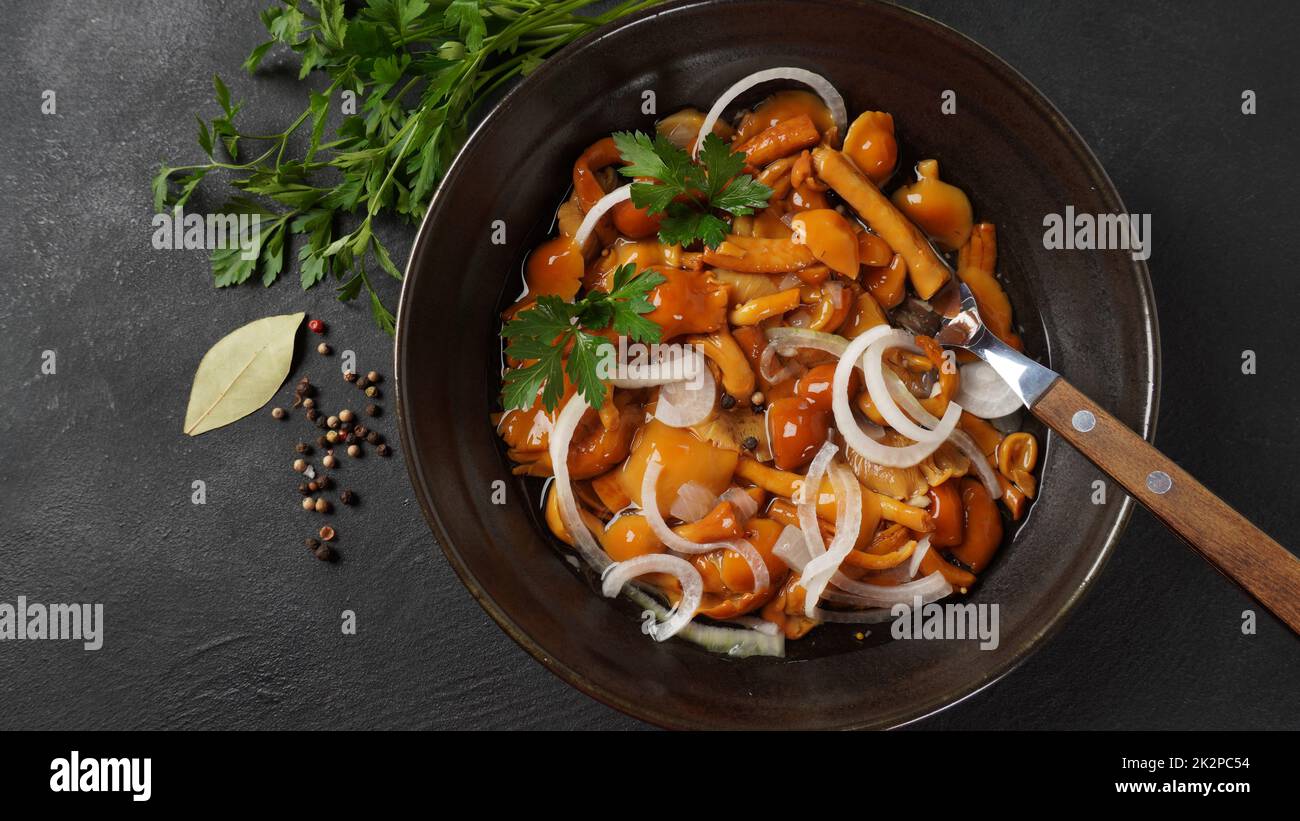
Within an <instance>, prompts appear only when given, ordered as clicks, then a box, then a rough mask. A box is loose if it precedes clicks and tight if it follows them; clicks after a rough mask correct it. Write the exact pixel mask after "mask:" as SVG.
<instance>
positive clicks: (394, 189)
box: [153, 0, 657, 333]
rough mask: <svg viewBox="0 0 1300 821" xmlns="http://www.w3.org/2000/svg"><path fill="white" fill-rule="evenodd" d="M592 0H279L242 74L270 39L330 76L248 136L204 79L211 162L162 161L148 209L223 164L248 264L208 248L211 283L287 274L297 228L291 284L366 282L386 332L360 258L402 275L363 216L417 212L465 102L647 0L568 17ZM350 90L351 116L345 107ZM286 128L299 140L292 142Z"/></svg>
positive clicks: (221, 88) (356, 287) (346, 289)
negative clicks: (279, 124) (334, 123)
mask: <svg viewBox="0 0 1300 821" xmlns="http://www.w3.org/2000/svg"><path fill="white" fill-rule="evenodd" d="M593 1H594V0H560V1H559V2H550V1H549V0H491V1H490V2H479V0H451V2H447V1H446V0H433V1H432V2H430V1H429V0H366V2H364V3H360V4H358V5H359V6H360V8H359V10H358V11H357V12H356V13H355V14H352V15H350V16H349V15H348V14H346V13H345V11H344V2H343V0H283V2H282V3H280V4H278V5H274V6H272V7H271V8H268V9H267V10H265V11H264V12H262V15H261V19H262V23H263V25H265V27H266V30H267V32H268V33H269V35H270V39H268V40H267V41H266V42H264V43H262V44H261V45H259V46H257V47H256V48H254V49H253V51H252V53H251V54H249V55H248V59H247V60H245V61H244V68H245V69H246V70H247V71H249V72H255V71H256V70H257V68H258V66H259V65H260V64H261V62H262V60H263V58H264V57H266V55H267V53H268V52H269V51H270V50H271V49H272V48H273V47H275V46H277V45H281V46H285V47H287V48H288V49H289V50H291V51H292V52H293V53H294V54H296V55H297V58H298V61H299V71H298V77H299V79H300V80H301V79H305V78H306V77H307V76H308V75H309V74H311V73H312V72H313V71H318V72H322V73H324V74H325V76H326V77H327V78H328V80H329V82H328V85H326V87H325V89H324V90H323V91H309V92H308V95H307V106H306V108H305V109H304V110H303V111H302V113H301V114H299V115H298V117H297V118H296V119H295V120H294V121H293V122H292V123H290V124H289V126H288V127H287V128H286V129H284V130H283V131H280V132H277V133H273V134H256V133H249V132H247V131H244V130H243V129H242V128H241V127H240V126H238V125H237V124H236V122H235V121H236V117H237V115H239V114H240V113H241V110H242V103H239V102H235V101H233V100H232V98H231V94H230V90H229V88H228V87H227V86H226V84H225V83H224V82H222V80H221V78H220V77H214V78H213V85H214V86H215V88H216V99H217V104H218V105H219V106H220V107H221V111H222V113H221V115H220V116H218V117H216V118H214V119H212V120H211V121H210V122H205V121H204V120H203V118H201V117H197V116H196V119H197V120H198V141H199V146H200V147H201V148H202V149H203V152H204V153H205V154H206V155H207V157H208V160H207V161H206V162H202V163H197V164H193V165H175V166H172V165H164V166H163V167H162V168H161V169H160V170H159V171H158V173H157V175H156V176H155V177H154V179H153V194H154V207H155V209H156V210H159V211H161V210H163V208H165V207H167V206H175V205H184V204H185V203H186V202H188V201H189V199H190V197H191V196H192V195H193V194H194V192H195V191H196V190H197V189H198V188H199V186H200V184H201V183H202V182H203V180H204V179H205V178H206V177H207V176H208V175H209V174H210V173H212V172H214V171H222V172H226V173H228V174H229V175H230V177H231V179H230V184H231V185H232V186H233V187H234V188H236V189H237V190H238V191H239V193H238V194H236V195H234V196H232V197H231V198H230V199H229V200H227V202H226V203H225V205H224V206H223V210H224V211H225V212H231V213H247V214H257V215H260V217H261V222H262V230H261V233H260V238H259V245H258V248H257V255H256V257H255V258H253V259H243V258H242V255H241V252H240V249H224V250H219V251H215V252H214V253H213V254H212V260H211V261H212V274H213V280H214V283H215V284H216V285H217V287H226V286H230V285H237V284H240V283H243V282H247V281H249V280H251V279H253V278H254V277H256V278H257V279H258V280H260V281H261V282H262V284H263V285H270V284H271V283H272V282H274V281H275V280H276V279H277V278H278V277H279V276H280V274H281V272H282V271H283V270H284V269H285V255H286V254H287V253H288V252H289V251H290V249H291V247H292V243H291V242H290V236H291V235H298V236H300V237H301V238H302V243H301V245H300V246H299V248H298V252H297V256H298V260H299V262H300V266H299V271H300V277H299V279H300V282H301V284H302V287H303V288H304V289H306V288H311V287H314V286H315V285H317V284H319V283H320V282H321V281H323V280H325V279H326V278H327V277H332V278H335V279H338V280H341V284H340V285H339V286H338V298H339V299H340V300H343V301H349V300H353V299H355V298H356V297H357V296H358V295H360V293H361V292H362V290H364V291H365V292H366V293H367V295H368V296H369V300H370V308H371V313H372V315H373V316H374V320H375V322H376V324H378V325H379V326H380V327H381V328H383V329H384V330H386V331H388V332H389V333H392V332H393V330H394V317H393V314H392V312H391V311H389V310H388V308H387V307H386V306H385V305H384V303H383V301H382V300H381V299H380V298H379V295H378V293H377V292H376V291H375V288H374V286H373V285H372V283H371V281H370V278H369V274H368V272H367V267H366V262H367V260H371V261H372V266H373V265H377V266H378V267H379V268H380V269H382V270H383V271H385V272H387V273H388V274H389V275H391V276H393V277H395V278H397V279H401V276H402V274H401V271H400V270H399V269H398V268H397V266H396V265H394V264H393V260H392V258H391V257H390V255H389V253H388V250H387V249H386V248H385V247H384V245H383V243H382V242H380V241H379V239H378V237H376V236H375V234H374V231H373V223H372V221H373V219H374V218H375V217H376V216H379V215H392V216H396V217H398V218H399V219H401V220H404V221H407V222H415V221H418V220H419V219H420V218H421V217H422V216H423V215H424V211H425V209H426V208H427V207H428V204H429V198H430V195H431V194H432V192H433V188H434V185H435V184H436V183H437V182H438V180H439V179H440V178H441V177H442V174H443V172H444V171H445V170H446V168H447V165H448V164H449V163H450V161H451V158H452V157H453V156H454V155H455V153H456V151H458V150H459V148H460V146H461V144H462V143H463V142H464V139H465V133H466V130H467V123H468V117H469V113H470V112H471V111H472V110H473V108H474V106H475V105H477V104H478V103H479V102H480V101H482V100H483V99H484V98H486V97H487V96H489V95H490V94H492V93H493V92H494V91H496V90H497V89H499V88H500V87H501V86H502V84H504V83H506V82H508V81H509V80H510V79H512V78H513V77H515V76H518V75H526V74H528V73H530V72H531V71H533V70H534V69H535V68H537V66H538V65H540V64H541V62H542V61H543V60H544V59H545V58H546V57H548V56H549V55H551V54H552V53H554V52H555V51H556V50H557V49H559V48H561V47H563V46H564V45H566V44H567V43H569V42H571V41H572V40H573V39H575V38H576V37H578V36H580V35H582V34H584V33H586V32H587V31H589V30H591V29H593V28H595V27H597V26H600V25H603V24H605V23H607V22H610V21H611V20H615V19H617V18H619V17H621V16H623V15H626V14H629V13H631V12H633V11H636V10H638V9H641V8H644V7H646V6H649V5H653V4H654V2H656V1H657V0H629V2H624V3H622V4H620V5H619V6H617V7H616V8H614V9H612V10H610V11H608V12H606V13H604V14H601V15H599V16H592V17H585V16H579V15H578V14H577V12H579V11H581V10H582V9H583V8H585V7H586V6H589V5H591V3H592V2H593ZM349 101H351V102H352V103H354V104H355V113H346V112H347V109H346V108H343V106H344V105H347V104H348V102H349ZM340 109H342V110H344V111H345V116H344V117H343V120H342V122H341V123H340V124H339V125H338V127H337V128H336V129H335V130H334V132H333V134H332V135H331V136H330V137H329V138H328V139H327V137H326V131H327V121H328V115H329V112H330V111H331V110H340ZM304 131H305V133H303V132H304ZM295 137H296V139H295V140H294V145H295V146H296V145H298V144H299V143H300V142H305V143H306V149H305V150H302V151H299V150H297V149H296V148H295V149H291V148H290V142H291V138H295ZM345 223H346V224H348V225H349V226H351V228H350V230H345V229H344V224H345ZM372 270H373V268H372Z"/></svg>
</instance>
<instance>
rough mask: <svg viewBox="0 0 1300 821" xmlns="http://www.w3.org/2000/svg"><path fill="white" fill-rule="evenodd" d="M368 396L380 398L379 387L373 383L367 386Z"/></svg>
mask: <svg viewBox="0 0 1300 821" xmlns="http://www.w3.org/2000/svg"><path fill="white" fill-rule="evenodd" d="M366 396H369V397H370V398H371V399H376V398H378V396H379V388H376V387H375V386H374V385H371V386H370V387H368V388H366Z"/></svg>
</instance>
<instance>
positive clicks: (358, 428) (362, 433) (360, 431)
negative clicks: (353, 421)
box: [352, 425, 370, 439]
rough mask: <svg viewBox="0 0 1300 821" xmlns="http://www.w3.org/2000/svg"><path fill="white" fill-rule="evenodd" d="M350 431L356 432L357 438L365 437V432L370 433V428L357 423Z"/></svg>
mask: <svg viewBox="0 0 1300 821" xmlns="http://www.w3.org/2000/svg"><path fill="white" fill-rule="evenodd" d="M352 432H353V433H354V434H356V436H357V438H358V439H365V438H366V434H368V433H370V428H368V427H366V426H365V425H357V426H356V427H355V428H353V429H352Z"/></svg>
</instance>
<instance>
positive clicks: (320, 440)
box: [316, 436, 330, 450]
mask: <svg viewBox="0 0 1300 821" xmlns="http://www.w3.org/2000/svg"><path fill="white" fill-rule="evenodd" d="M329 443H330V440H328V439H326V438H325V437H324V436H317V437H316V447H318V448H320V449H321V450H324V449H325V447H326V446H327V445H329Z"/></svg>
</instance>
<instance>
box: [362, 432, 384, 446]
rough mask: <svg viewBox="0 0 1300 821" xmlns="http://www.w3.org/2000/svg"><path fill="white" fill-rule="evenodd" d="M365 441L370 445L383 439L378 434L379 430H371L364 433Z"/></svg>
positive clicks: (376, 443)
mask: <svg viewBox="0 0 1300 821" xmlns="http://www.w3.org/2000/svg"><path fill="white" fill-rule="evenodd" d="M366 441H367V442H369V443H370V444H372V445H378V444H379V443H380V442H382V441H384V437H382V436H380V435H379V431H377V430H372V431H370V433H367V434H366Z"/></svg>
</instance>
